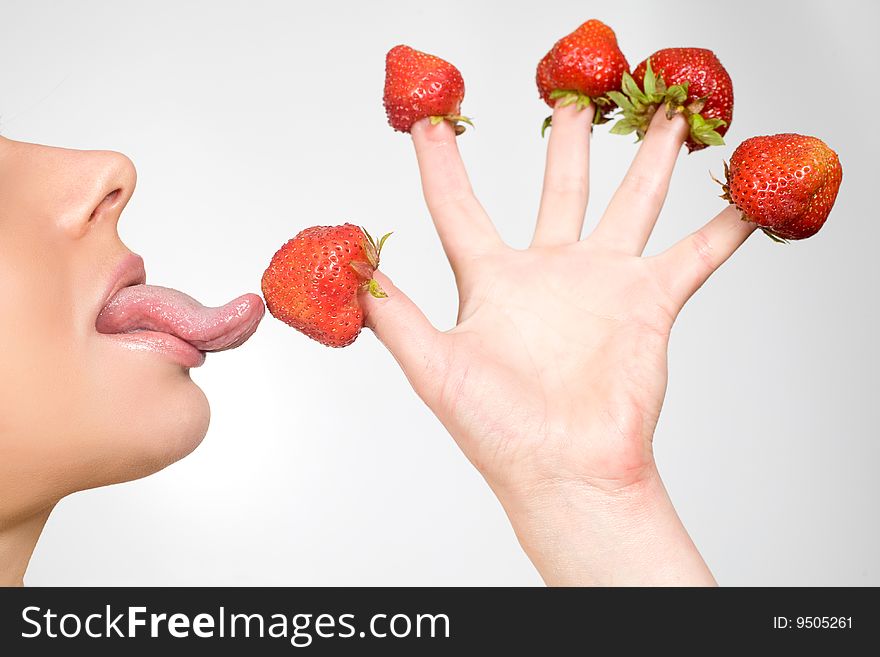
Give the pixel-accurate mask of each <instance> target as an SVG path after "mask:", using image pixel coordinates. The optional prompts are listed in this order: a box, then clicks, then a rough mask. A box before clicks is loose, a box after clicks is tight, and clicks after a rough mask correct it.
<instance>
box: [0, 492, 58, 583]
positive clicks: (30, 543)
mask: <svg viewBox="0 0 880 657" xmlns="http://www.w3.org/2000/svg"><path fill="white" fill-rule="evenodd" d="M51 511H52V509H51V508H50V509H45V510H44V511H40V512H38V513H36V514H34V515H31V516H27V517H25V518H18V519H15V520H11V521H5V520H0V586H24V571H25V570H27V566H28V562H29V561H30V560H31V555H32V554H33V552H34V548H35V547H36V545H37V540H38V539H39V538H40V533H41V532H42V531H43V525H45V524H46V519H47V518H48V517H49V513H50V512H51Z"/></svg>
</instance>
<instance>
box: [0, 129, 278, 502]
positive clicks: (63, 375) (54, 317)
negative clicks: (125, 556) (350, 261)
mask: <svg viewBox="0 0 880 657" xmlns="http://www.w3.org/2000/svg"><path fill="white" fill-rule="evenodd" d="M135 179H136V174H135V169H134V166H133V165H132V163H131V162H130V161H129V160H128V158H126V157H125V156H123V155H120V154H119V153H112V152H106V151H74V150H65V149H60V148H50V147H46V146H37V145H33V144H26V143H21V142H15V141H11V140H9V139H5V138H3V137H0V299H2V306H3V309H2V312H0V350H2V360H0V520H3V519H4V516H7V517H9V516H14V515H16V514H25V513H29V512H33V511H37V510H40V509H41V508H42V507H44V506H46V505H49V504H52V503H54V501H57V500H58V499H60V498H61V497H63V496H64V495H67V494H68V493H70V492H73V491H75V490H79V489H84V488H89V487H94V486H99V485H104V484H108V483H114V482H118V481H124V480H129V479H135V478H138V477H142V476H145V475H147V474H150V473H152V472H155V471H157V470H159V469H161V468H163V467H164V466H166V465H168V464H169V463H172V462H173V461H176V460H177V459H180V458H181V457H183V456H185V455H186V454H188V453H189V452H190V451H192V450H193V449H194V448H195V447H196V446H197V445H198V444H199V442H200V441H201V440H202V438H203V437H204V435H205V432H206V430H207V427H208V418H209V410H208V403H207V400H206V399H205V396H204V394H203V393H202V391H201V390H200V389H199V388H198V387H197V386H196V385H195V384H194V383H193V381H192V380H191V379H190V376H189V367H190V366H197V365H199V364H200V363H201V360H200V359H201V357H203V355H202V353H201V352H200V351H199V350H200V349H202V347H198V348H195V347H191V346H190V345H189V344H187V343H184V342H182V341H181V340H178V339H177V338H175V337H174V336H171V335H167V334H165V333H162V332H161V331H162V330H164V329H162V328H161V327H160V328H159V332H156V331H155V330H154V331H153V332H143V331H140V332H137V333H128V332H127V331H128V330H130V329H132V328H138V327H137V326H131V321H129V322H128V324H129V325H128V326H123V325H124V324H125V321H123V320H125V318H126V317H127V318H129V319H130V318H131V317H133V316H136V315H137V314H138V313H137V312H136V311H131V308H132V307H134V308H135V310H136V307H137V303H136V301H132V300H131V299H128V300H127V301H126V303H127V304H128V305H123V306H122V307H121V311H120V312H121V313H122V314H121V315H119V313H117V315H119V316H121V317H122V320H120V319H119V318H118V317H117V319H115V320H111V323H113V322H115V324H114V325H116V326H119V329H118V331H117V333H118V334H116V335H113V334H107V333H113V330H112V329H111V330H109V331H107V330H105V331H104V332H103V333H99V332H98V330H97V329H96V320H97V318H98V315H99V314H100V313H101V311H102V309H104V307H105V305H106V304H107V302H108V300H109V299H110V298H111V297H113V296H114V294H115V293H116V292H117V291H118V290H119V289H120V288H123V287H126V286H129V285H136V284H139V283H143V282H144V281H143V269H142V263H141V261H140V259H139V258H138V257H137V256H134V255H133V254H132V253H131V252H130V251H129V250H128V249H127V248H126V247H125V245H124V244H123V243H122V242H121V241H120V239H119V235H118V234H117V222H118V221H119V215H120V213H121V212H122V210H123V208H124V207H125V205H126V203H128V200H129V198H130V197H131V194H132V192H133V191H134V186H135ZM134 289H141V288H132V290H134ZM143 289H147V290H149V289H150V288H143ZM154 289H156V290H160V291H161V290H162V288H154ZM129 291H130V290H129ZM165 292H171V291H165ZM156 294H159V293H156ZM176 294H177V295H178V296H179V297H183V295H180V294H179V293H176ZM122 296H124V295H122ZM130 296H140V297H141V300H142V298H143V296H144V295H143V294H141V295H130ZM146 296H147V297H149V296H150V295H149V294H147V295H146ZM249 297H253V295H249ZM175 298H177V297H175ZM242 299H245V298H244V297H243V298H242ZM238 301H239V302H240V303H239V306H236V309H237V312H239V314H243V315H246V316H247V318H248V321H249V322H250V323H251V324H252V326H251V325H250V324H248V326H246V327H245V329H246V330H244V333H246V335H243V336H242V335H239V336H238V339H239V341H243V340H244V339H246V338H247V337H248V336H249V335H250V333H252V332H253V330H254V329H255V328H256V323H257V322H258V321H259V317H261V316H262V303H260V308H259V311H257V310H256V306H255V303H256V302H255V301H254V299H245V300H244V301H242V300H241V299H240V300H238ZM257 301H258V299H257ZM148 302H149V299H148ZM154 305H155V304H154ZM150 308H151V309H152V306H151V307H150ZM117 310H118V309H117ZM166 310H167V309H166ZM145 312H146V311H145ZM257 314H258V315H259V316H257ZM254 318H255V319H254ZM172 319H173V318H172ZM242 321H243V320H242ZM148 328H152V329H156V327H155V326H153V327H148ZM102 330H103V329H102ZM248 331H249V332H248ZM169 332H172V331H171V330H170V329H169ZM228 346H235V345H229V344H227V345H226V347H228ZM226 347H221V348H226ZM205 349H206V350H211V348H210V347H207V348H205Z"/></svg>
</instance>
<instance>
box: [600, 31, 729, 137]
mask: <svg viewBox="0 0 880 657" xmlns="http://www.w3.org/2000/svg"><path fill="white" fill-rule="evenodd" d="M608 95H609V96H611V97H612V98H613V99H614V101H615V102H616V103H617V104H618V105H620V107H621V109H622V110H623V118H622V119H621V120H620V121H618V122H617V123H616V124H615V125H614V128H612V130H611V132H613V133H615V134H619V135H626V134H629V133H631V132H635V133H636V134H637V135H638V137H639V139H641V138H642V137H644V136H645V132H646V131H647V130H648V124H649V123H650V122H651V117H653V116H654V112H655V111H656V110H657V108H658V107H659V106H660V105H665V106H666V115H667V116H668V117H669V118H672V117H673V116H674V115H675V114H683V115H684V117H685V118H686V119H687V120H688V124H689V125H690V128H691V131H690V136H689V137H688V140H687V147H688V152H693V151H698V150H700V149H703V148H706V146H720V145H723V144H724V139H723V137H724V133H726V132H727V129H728V128H729V127H730V122H731V121H732V120H733V82H732V81H731V80H730V75H728V73H727V71H726V70H725V68H724V67H723V66H722V65H721V62H720V61H718V58H717V57H716V56H715V53H713V52H712V51H711V50H706V49H704V48H666V49H664V50H658V51H657V52H655V53H654V54H653V55H651V56H650V57H648V59H646V60H645V61H643V62H642V63H641V64H639V65H638V66H636V70H635V71H633V74H632V76H630V75H624V76H623V93H617V94H615V93H610V94H608Z"/></svg>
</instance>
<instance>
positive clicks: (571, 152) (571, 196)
mask: <svg viewBox="0 0 880 657" xmlns="http://www.w3.org/2000/svg"><path fill="white" fill-rule="evenodd" d="M594 109H595V108H594V106H593V105H592V104H591V105H590V106H589V107H587V108H585V109H582V110H578V109H577V106H576V105H568V106H566V107H557V108H556V109H554V110H553V128H552V130H551V131H550V141H548V142H547V165H546V167H545V169H544V189H543V191H542V192H541V206H540V208H539V210H538V224H537V226H536V227H535V236H534V238H533V239H532V246H554V245H557V244H570V243H571V242H577V241H578V240H579V239H580V238H581V229H582V228H583V226H584V214H585V213H586V211H587V200H588V198H589V194H590V178H589V165H590V128H591V127H592V125H593V115H594V113H595V112H594Z"/></svg>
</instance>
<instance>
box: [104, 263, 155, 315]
mask: <svg viewBox="0 0 880 657" xmlns="http://www.w3.org/2000/svg"><path fill="white" fill-rule="evenodd" d="M146 282H147V273H146V271H145V270H144V259H143V258H141V257H140V256H139V255H138V254H136V253H129V254H128V255H126V256H125V257H124V258H122V260H120V261H119V263H118V264H117V265H116V267H115V269H114V270H113V276H112V277H111V279H110V282H109V283H108V285H107V289H106V291H105V294H104V298H103V300H102V301H101V307H100V308H99V309H98V313H97V314H98V315H100V314H101V311H102V310H104V307H105V306H106V305H107V304H108V303H109V302H110V299H112V298H113V297H114V296H115V295H116V293H117V292H119V290H121V289H122V288H124V287H129V286H131V285H143V284H144V283H146Z"/></svg>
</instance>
